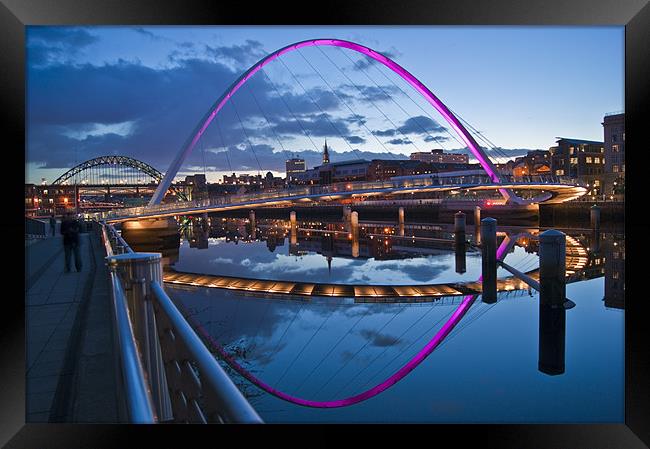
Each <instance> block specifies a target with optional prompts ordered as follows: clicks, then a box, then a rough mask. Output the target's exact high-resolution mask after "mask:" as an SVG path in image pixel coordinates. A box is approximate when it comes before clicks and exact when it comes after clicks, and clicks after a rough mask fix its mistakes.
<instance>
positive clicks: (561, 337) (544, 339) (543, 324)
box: [537, 302, 566, 376]
mask: <svg viewBox="0 0 650 449" xmlns="http://www.w3.org/2000/svg"><path fill="white" fill-rule="evenodd" d="M565 340H566V310H565V309H564V307H553V306H551V305H548V304H542V303H541V302H540V303H539V356H538V359H537V360H538V361H537V368H538V369H539V371H541V372H542V373H545V374H548V375H549V376H556V375H558V374H563V373H564V359H565V356H564V347H565Z"/></svg>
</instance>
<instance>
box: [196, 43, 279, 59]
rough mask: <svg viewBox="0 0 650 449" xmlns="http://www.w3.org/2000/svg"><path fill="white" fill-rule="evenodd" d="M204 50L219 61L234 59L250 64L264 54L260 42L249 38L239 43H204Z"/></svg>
mask: <svg viewBox="0 0 650 449" xmlns="http://www.w3.org/2000/svg"><path fill="white" fill-rule="evenodd" d="M205 50H206V53H207V54H208V55H209V56H210V57H212V58H214V59H215V60H216V61H217V62H221V63H223V60H224V59H226V60H229V61H234V62H236V63H237V64H250V63H254V62H256V61H257V60H259V59H261V58H262V57H263V56H265V55H266V52H265V51H264V48H263V46H262V43H261V42H259V41H255V40H251V39H247V40H246V42H245V43H244V44H241V45H229V46H225V45H223V46H218V47H211V46H210V45H206V46H205Z"/></svg>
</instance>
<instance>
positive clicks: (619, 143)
mask: <svg viewBox="0 0 650 449" xmlns="http://www.w3.org/2000/svg"><path fill="white" fill-rule="evenodd" d="M602 125H603V134H604V140H605V176H604V182H605V189H604V193H605V194H606V195H608V197H609V199H617V200H622V199H624V194H625V113H619V114H617V113H611V114H606V115H605V117H604V118H603V123H602Z"/></svg>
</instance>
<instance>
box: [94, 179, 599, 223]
mask: <svg viewBox="0 0 650 449" xmlns="http://www.w3.org/2000/svg"><path fill="white" fill-rule="evenodd" d="M500 180H501V182H500V183H498V184H497V183H495V182H494V181H492V179H491V178H490V177H489V176H488V175H487V174H486V175H469V176H454V177H448V178H436V177H435V176H432V177H430V178H414V179H400V180H387V181H370V182H364V181H358V182H339V183H335V184H329V185H323V186H320V185H317V186H305V187H299V188H289V189H284V190H278V191H273V192H261V193H251V194H243V195H226V196H223V197H218V198H212V199H206V200H197V201H187V202H173V203H165V204H158V205H155V206H141V207H133V208H125V209H120V210H117V211H111V212H107V213H104V214H103V215H102V217H103V218H109V219H110V218H117V217H126V216H141V215H147V214H157V213H164V212H169V211H179V212H180V211H188V210H192V209H200V208H208V207H218V206H236V205H241V204H246V203H255V202H262V201H268V200H274V199H275V200H278V201H291V200H292V199H297V198H306V197H310V196H324V195H325V196H326V195H329V194H331V195H332V196H338V195H345V194H351V193H355V194H363V193H372V192H377V191H382V190H384V191H395V190H400V189H401V190H408V189H416V190H417V189H422V188H428V187H431V188H435V187H439V188H446V187H457V188H470V187H474V186H484V185H495V186H496V185H500V184H504V185H511V184H514V185H521V186H522V188H525V186H526V185H547V184H548V185H551V184H553V185H571V186H577V187H584V186H586V185H587V184H586V183H585V182H583V181H581V180H578V179H574V178H570V177H566V176H555V175H532V176H518V177H516V176H510V175H501V176H500Z"/></svg>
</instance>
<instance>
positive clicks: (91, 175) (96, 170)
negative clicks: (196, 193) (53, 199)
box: [52, 156, 187, 200]
mask: <svg viewBox="0 0 650 449" xmlns="http://www.w3.org/2000/svg"><path fill="white" fill-rule="evenodd" d="M162 179H163V174H162V173H160V172H159V171H158V170H156V169H155V168H154V167H152V166H151V165H149V164H147V163H146V162H142V161H139V160H137V159H134V158H131V157H128V156H100V157H96V158H94V159H90V160H87V161H85V162H82V163H81V164H78V165H76V166H74V167H72V168H71V169H70V170H68V171H66V172H65V173H63V174H62V175H61V176H59V177H58V178H56V179H55V180H54V182H52V185H76V186H78V188H79V189H80V191H81V192H83V193H85V194H87V195H93V194H95V195H101V194H108V195H110V194H111V188H112V189H113V190H112V192H113V193H135V194H138V193H141V192H147V193H150V194H153V192H154V191H155V189H156V188H157V187H158V183H159V182H160V181H161V180H162ZM169 191H171V192H174V194H175V195H178V197H179V198H181V199H183V200H187V197H186V196H185V194H184V192H183V191H182V190H181V189H178V188H177V187H176V186H173V185H172V186H170V187H169Z"/></svg>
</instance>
